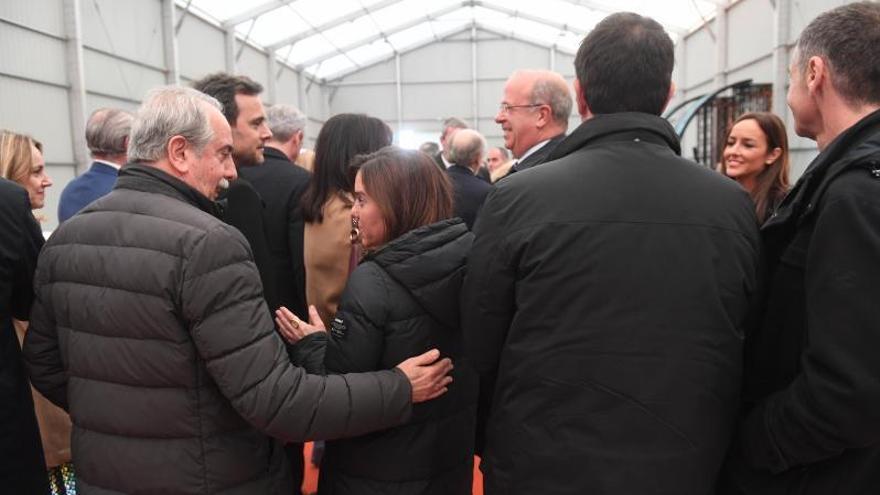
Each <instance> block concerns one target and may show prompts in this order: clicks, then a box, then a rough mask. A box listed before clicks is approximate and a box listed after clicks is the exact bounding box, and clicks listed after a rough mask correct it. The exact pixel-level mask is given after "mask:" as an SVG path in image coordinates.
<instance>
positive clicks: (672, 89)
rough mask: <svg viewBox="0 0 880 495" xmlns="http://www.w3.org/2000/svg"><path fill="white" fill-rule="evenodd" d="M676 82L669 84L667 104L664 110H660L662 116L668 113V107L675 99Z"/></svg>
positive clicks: (664, 105)
mask: <svg viewBox="0 0 880 495" xmlns="http://www.w3.org/2000/svg"><path fill="white" fill-rule="evenodd" d="M676 89H677V88H676V87H675V81H670V83H669V94H667V95H666V103H664V104H663V108H661V109H660V114H663V112H665V111H666V107H668V106H669V102H670V101H672V98H674V97H675V90H676Z"/></svg>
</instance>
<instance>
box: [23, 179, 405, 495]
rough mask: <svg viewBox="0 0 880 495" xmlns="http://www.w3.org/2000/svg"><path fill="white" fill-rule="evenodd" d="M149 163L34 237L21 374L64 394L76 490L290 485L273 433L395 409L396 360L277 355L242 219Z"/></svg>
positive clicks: (297, 433)
mask: <svg viewBox="0 0 880 495" xmlns="http://www.w3.org/2000/svg"><path fill="white" fill-rule="evenodd" d="M212 206H213V203H211V202H209V201H208V200H207V198H205V197H204V196H202V195H201V194H199V193H197V192H196V191H195V190H193V189H191V188H189V187H188V186H187V185H186V184H184V183H183V182H181V181H179V180H177V179H175V178H173V177H171V176H169V175H167V174H165V173H163V172H161V171H159V170H157V169H155V168H152V167H148V166H143V165H130V166H128V167H126V168H124V169H123V170H122V172H121V173H120V175H119V181H118V182H117V184H116V188H115V189H114V190H113V192H111V193H110V194H109V195H107V196H104V197H103V198H101V199H100V200H98V201H96V202H94V203H92V204H91V205H90V206H88V207H87V208H86V209H85V210H83V211H82V212H81V213H80V214H79V215H77V216H76V217H74V218H72V219H71V220H69V221H67V222H65V223H64V224H63V225H61V227H60V228H59V229H58V230H56V231H55V233H54V235H53V236H52V238H51V239H50V240H49V241H48V242H47V244H46V246H45V248H44V249H43V251H42V254H41V256H40V259H39V263H38V267H37V275H36V293H37V298H36V301H35V304H34V309H33V312H32V314H31V326H30V330H29V331H28V333H27V338H26V341H25V348H24V352H25V356H26V358H27V363H28V367H29V369H30V372H31V376H32V380H33V384H34V386H35V387H36V388H37V389H38V390H40V392H42V393H43V394H44V395H45V396H46V397H48V398H49V399H50V400H51V401H53V402H55V403H56V404H59V405H61V406H62V407H65V408H69V411H70V415H71V418H72V419H73V424H74V428H73V442H72V443H73V460H74V463H75V464H76V468H77V477H78V478H79V483H80V485H79V488H80V492H81V493H85V494H87V495H88V494H118V493H127V494H131V493H168V494H248V495H250V494H261V495H262V494H284V495H288V494H290V493H291V492H292V487H291V486H289V469H286V468H284V467H283V462H284V455H283V451H282V449H281V445H280V443H279V442H278V441H276V440H275V439H273V438H270V437H269V436H267V435H266V434H267V433H268V434H269V435H272V436H274V437H276V438H279V439H283V440H294V441H302V440H304V439H309V438H337V437H341V436H345V435H357V434H363V433H365V432H367V431H373V430H376V429H380V428H387V427H389V426H392V425H395V424H400V423H401V422H403V421H404V420H406V419H408V418H409V415H410V412H411V406H410V395H411V390H410V386H409V382H408V381H407V379H406V377H405V376H404V375H403V374H402V373H401V372H399V371H384V372H380V373H374V374H369V375H345V376H331V377H320V376H314V375H307V374H306V373H305V371H304V370H303V369H301V368H296V367H294V366H292V365H291V364H290V361H289V358H288V355H287V352H286V351H285V348H284V345H283V343H282V342H281V339H280V338H279V337H278V335H277V333H276V332H275V329H274V326H273V324H272V321H271V319H270V315H269V311H268V309H267V308H266V304H265V302H264V301H263V297H262V292H261V286H260V280H259V276H258V274H257V270H256V267H255V266H254V263H253V260H252V258H251V252H250V249H249V247H248V245H247V243H246V241H245V239H244V237H242V235H241V233H239V232H238V231H237V230H235V229H234V228H232V227H230V226H228V225H226V224H224V223H223V222H221V221H220V220H219V219H218V218H216V217H215V216H212V214H210V213H209V211H211V210H212Z"/></svg>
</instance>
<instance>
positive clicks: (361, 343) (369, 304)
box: [297, 219, 477, 495]
mask: <svg viewBox="0 0 880 495" xmlns="http://www.w3.org/2000/svg"><path fill="white" fill-rule="evenodd" d="M472 241H473V235H472V234H470V233H469V232H468V229H467V227H466V226H465V225H464V223H463V222H462V221H461V220H460V219H453V220H445V221H442V222H439V223H435V224H433V225H428V226H425V227H420V228H418V229H415V230H413V231H410V232H408V233H406V234H404V235H403V236H401V237H399V238H397V239H395V240H393V241H391V242H390V243H388V244H387V245H386V246H384V247H383V248H382V249H380V250H379V251H377V252H376V253H373V254H370V255H368V256H367V257H366V258H365V259H364V261H363V262H362V263H361V264H360V265H359V266H358V268H357V269H356V270H355V271H354V272H352V275H351V278H350V279H349V281H348V286H347V287H346V288H345V292H343V294H342V299H341V302H340V305H339V311H338V312H337V313H336V318H335V319H334V321H333V322H332V325H328V328H329V334H330V335H329V339H328V336H327V334H326V333H319V334H312V335H310V336H309V337H307V338H305V339H303V340H302V341H301V342H300V343H299V345H298V346H297V347H298V348H300V354H299V355H300V356H307V357H304V358H303V359H305V360H307V361H310V363H311V364H310V366H309V367H310V368H315V369H316V370H320V367H321V366H320V356H321V354H322V353H323V351H324V349H326V357H325V360H324V363H325V364H326V369H327V370H328V371H330V372H334V373H350V372H362V371H372V370H384V369H389V368H391V367H393V366H394V365H395V364H397V363H399V362H400V361H402V360H404V359H406V358H408V357H411V356H414V355H417V354H421V353H423V352H425V351H427V350H428V349H431V348H434V347H436V348H438V349H440V351H441V353H442V354H443V355H444V356H449V357H451V358H452V360H453V362H454V363H455V370H454V372H453V375H452V376H453V380H454V381H453V383H452V385H451V386H450V388H449V392H448V393H446V394H445V395H443V396H441V397H440V398H438V399H435V400H432V401H429V402H427V403H425V404H418V405H416V406H414V407H413V417H412V419H411V420H410V421H409V422H408V423H407V424H405V425H403V426H399V427H397V428H392V429H389V430H385V431H380V432H376V433H372V434H369V435H364V436H361V437H358V438H350V439H345V440H337V441H334V442H328V444H327V451H326V453H325V454H324V461H323V464H322V466H321V479H320V483H319V493H321V494H322V495H342V494H358V495H363V494H371V493H375V494H386V493H395V494H400V495H404V494H437V495H456V494H466V493H467V494H469V493H471V485H472V477H473V453H474V428H475V417H476V397H477V381H476V375H475V374H474V372H473V370H472V368H471V366H469V365H468V364H467V363H466V362H465V361H464V360H463V359H462V358H461V357H460V356H461V330H460V327H459V303H458V298H459V292H460V290H461V284H462V280H463V278H464V272H465V259H466V257H467V254H468V251H470V247H471V243H472Z"/></svg>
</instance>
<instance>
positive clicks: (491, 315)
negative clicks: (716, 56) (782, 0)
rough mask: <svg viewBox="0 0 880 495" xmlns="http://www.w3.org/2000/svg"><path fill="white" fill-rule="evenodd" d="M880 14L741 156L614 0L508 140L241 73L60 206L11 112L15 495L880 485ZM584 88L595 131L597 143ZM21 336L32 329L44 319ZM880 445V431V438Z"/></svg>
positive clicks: (516, 89)
mask: <svg viewBox="0 0 880 495" xmlns="http://www.w3.org/2000/svg"><path fill="white" fill-rule="evenodd" d="M877 49H880V4H877V3H872V2H858V3H852V4H848V5H844V6H842V7H838V8H835V9H833V10H830V11H828V12H825V13H823V14H821V15H820V16H818V17H817V18H816V19H814V20H812V21H811V22H810V23H809V24H808V25H807V26H806V27H805V28H804V30H803V32H802V33H801V34H800V37H799V39H798V42H797V45H796V47H795V49H794V52H793V54H792V57H791V66H790V78H791V80H790V86H789V90H788V97H787V99H788V104H789V107H790V109H791V112H792V116H793V121H794V123H795V131H796V132H797V134H798V135H800V136H804V137H806V138H809V139H813V140H815V141H816V143H817V145H818V148H819V151H820V152H819V155H818V156H817V157H816V158H815V160H813V162H812V163H811V164H810V165H809V167H808V168H807V169H806V171H805V172H804V174H803V175H802V176H801V178H800V179H799V180H798V181H797V183H796V184H794V185H793V186H792V185H791V184H790V182H789V167H790V163H789V162H790V158H789V153H790V150H789V145H788V139H787V131H786V129H785V125H784V123H783V119H781V118H780V117H779V116H777V115H774V114H772V113H768V112H750V113H746V114H744V115H741V116H739V117H738V118H737V119H736V120H735V121H734V122H733V123H732V124H731V125H730V127H729V129H728V131H727V135H726V139H725V141H724V143H723V144H724V146H723V150H722V153H721V157H720V162H719V165H718V167H717V170H711V169H709V168H706V167H702V166H698V165H696V164H694V163H693V162H690V161H688V160H686V159H684V158H682V157H681V156H680V155H681V149H680V143H679V139H678V137H677V135H676V134H675V132H674V130H673V128H672V127H671V125H670V124H669V123H668V122H667V121H666V120H665V119H663V118H661V116H660V115H661V114H662V112H663V110H664V109H665V107H666V106H667V104H668V103H669V101H670V99H671V98H672V96H673V94H674V92H675V88H674V85H673V84H672V82H671V77H672V69H673V64H674V57H673V53H674V50H673V43H672V40H671V39H670V38H669V36H668V35H667V34H666V33H665V32H664V30H663V28H662V27H661V26H660V25H659V24H658V23H657V22H656V21H654V20H652V19H650V18H647V17H643V16H640V15H637V14H632V13H618V14H612V15H610V16H608V17H607V18H605V19H604V20H603V21H601V22H600V23H599V24H598V25H597V26H596V27H595V28H594V29H593V30H592V31H591V32H590V33H588V34H587V35H586V37H585V39H584V40H583V42H582V44H581V46H580V48H579V50H578V53H577V56H576V58H575V60H574V65H575V72H576V79H575V81H574V84H573V93H574V99H572V97H571V92H570V90H569V88H568V87H567V85H566V83H565V81H564V79H563V78H562V77H561V76H559V75H558V74H555V73H553V72H550V71H537V70H522V71H517V72H515V73H514V74H512V75H511V77H510V78H509V79H508V81H507V83H506V84H505V87H504V92H503V95H501V98H502V99H501V103H500V107H499V111H498V114H497V116H496V122H497V123H498V124H499V125H500V126H501V129H502V130H503V134H504V147H503V148H490V147H489V146H488V145H487V142H486V139H485V138H484V137H483V136H482V135H481V134H480V133H479V132H477V131H476V130H474V129H470V128H468V126H467V124H466V123H465V122H464V121H462V120H461V119H458V118H449V119H447V120H445V121H444V122H443V127H442V132H441V136H440V144H439V146H437V145H435V146H434V147H433V148H432V147H431V146H429V145H427V144H426V145H424V146H423V147H422V148H421V149H420V150H404V149H401V148H398V147H395V146H393V145H392V141H393V134H392V130H391V128H390V127H389V126H388V125H387V124H386V123H385V122H383V121H382V120H380V119H377V118H374V117H370V116H368V115H361V114H339V115H335V116H333V117H331V118H330V119H328V120H327V121H326V122H324V124H323V126H322V128H321V130H320V132H319V134H318V136H317V138H316V140H315V147H314V153H313V155H309V156H308V157H306V154H305V153H303V152H302V145H303V142H304V133H305V127H306V117H305V116H304V115H303V114H302V113H301V112H300V111H298V110H297V109H296V108H293V107H291V106H288V105H281V104H277V105H272V106H269V107H268V108H265V107H264V106H263V102H262V101H261V98H260V94H261V92H262V87H261V86H260V85H259V84H258V83H256V82H254V81H253V80H251V79H249V78H248V77H246V76H240V75H231V74H225V73H217V74H211V75H208V76H206V77H204V78H202V79H200V80H198V81H195V82H194V83H193V84H192V86H191V87H178V86H168V87H161V88H156V89H154V90H152V91H150V92H149V93H148V94H147V95H146V97H145V99H144V101H143V104H142V105H141V106H140V108H139V109H138V110H137V111H136V112H135V113H134V114H132V113H129V112H125V111H123V110H119V109H99V110H97V111H95V112H94V113H93V114H92V115H91V116H90V118H89V121H88V123H87V126H86V141H87V143H88V146H89V149H90V151H91V154H92V157H93V159H94V161H93V163H92V165H91V167H90V168H89V170H88V171H87V172H85V173H83V174H82V175H80V176H79V177H77V178H76V179H75V180H73V181H71V182H70V183H69V184H67V185H66V187H65V188H64V191H63V192H62V194H61V202H60V205H59V219H60V220H61V223H60V225H59V227H58V228H57V229H56V230H55V231H54V232H53V234H52V235H51V237H50V238H49V239H48V240H44V239H43V236H42V234H41V232H40V228H39V219H38V218H36V217H35V216H34V213H33V211H34V210H37V209H39V208H41V207H43V204H44V201H45V199H44V198H45V190H46V188H48V187H50V186H52V181H51V179H50V178H49V177H48V176H47V174H46V169H45V163H44V160H43V155H42V153H43V149H44V145H43V144H41V143H40V142H39V141H37V140H35V139H33V138H32V137H29V136H27V135H23V134H20V133H15V132H10V131H0V176H2V179H0V232H2V236H0V281H2V282H0V325H2V327H0V352H2V356H0V373H2V375H0V380H2V388H0V393H2V396H0V409H2V411H3V415H2V421H0V432H2V436H0V459H3V461H4V462H3V463H2V465H0V487H2V488H0V490H2V491H4V492H7V491H8V493H16V494H19V493H20V494H45V493H53V494H54V493H70V494H72V493H77V492H79V493H84V494H111V493H114V494H115V493H120V494H121V493H181V494H183V493H187V494H220V493H224V494H237V493H242V494H244V493H247V494H256V493H260V494H264V493H266V494H268V493H271V494H284V495H287V494H293V493H299V492H300V486H301V485H302V481H303V463H304V459H303V445H302V444H303V442H304V441H308V440H323V441H326V444H322V445H325V446H324V447H323V455H322V457H321V458H320V459H317V458H316V459H314V461H315V462H318V461H319V460H320V463H321V470H320V480H319V487H318V489H319V493H321V494H327V495H334V494H335V495H339V494H370V493H376V494H386V493H400V494H409V493H413V494H438V495H440V494H444V495H446V494H450V495H451V494H466V493H470V492H471V489H472V485H473V469H474V455H475V454H476V455H479V456H480V458H481V464H480V469H481V470H482V472H483V480H484V486H483V489H484V491H485V493H487V494H519V493H522V494H526V493H547V494H556V493H559V494H563V493H598V494H604V493H608V494H622V493H633V494H637V493H638V494H641V493H657V494H661V493H663V494H673V493H674V494H711V493H718V494H719V495H745V494H790V493H804V494H808V493H809V494H832V493H840V494H872V493H876V492H877V491H878V490H880V428H878V425H880V364H878V363H880V361H878V360H877V359H876V358H875V357H874V355H873V351H872V349H873V348H872V344H873V343H875V342H877V341H878V337H877V328H880V315H878V314H877V312H876V311H875V309H874V306H873V304H872V303H871V299H870V297H871V295H872V294H873V293H874V290H873V289H874V288H876V287H877V283H878V281H880V69H878V67H877V65H876V63H875V62H874V61H873V55H872V53H875V51H876V50H877ZM573 108H576V110H577V113H578V114H579V115H580V117H581V119H582V123H581V124H580V125H579V126H578V127H577V128H575V129H573V130H571V132H569V130H568V121H569V115H570V114H571V112H572V109H573ZM16 335H17V337H16ZM875 435H877V436H875Z"/></svg>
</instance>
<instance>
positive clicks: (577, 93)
mask: <svg viewBox="0 0 880 495" xmlns="http://www.w3.org/2000/svg"><path fill="white" fill-rule="evenodd" d="M574 97H575V100H576V101H577V107H578V115H580V116H581V120H587V119H589V118H590V117H592V116H593V112H591V111H590V107H589V105H587V99H586V98H585V97H584V92H583V88H581V82H580V80H578V79H577V78H575V80H574Z"/></svg>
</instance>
